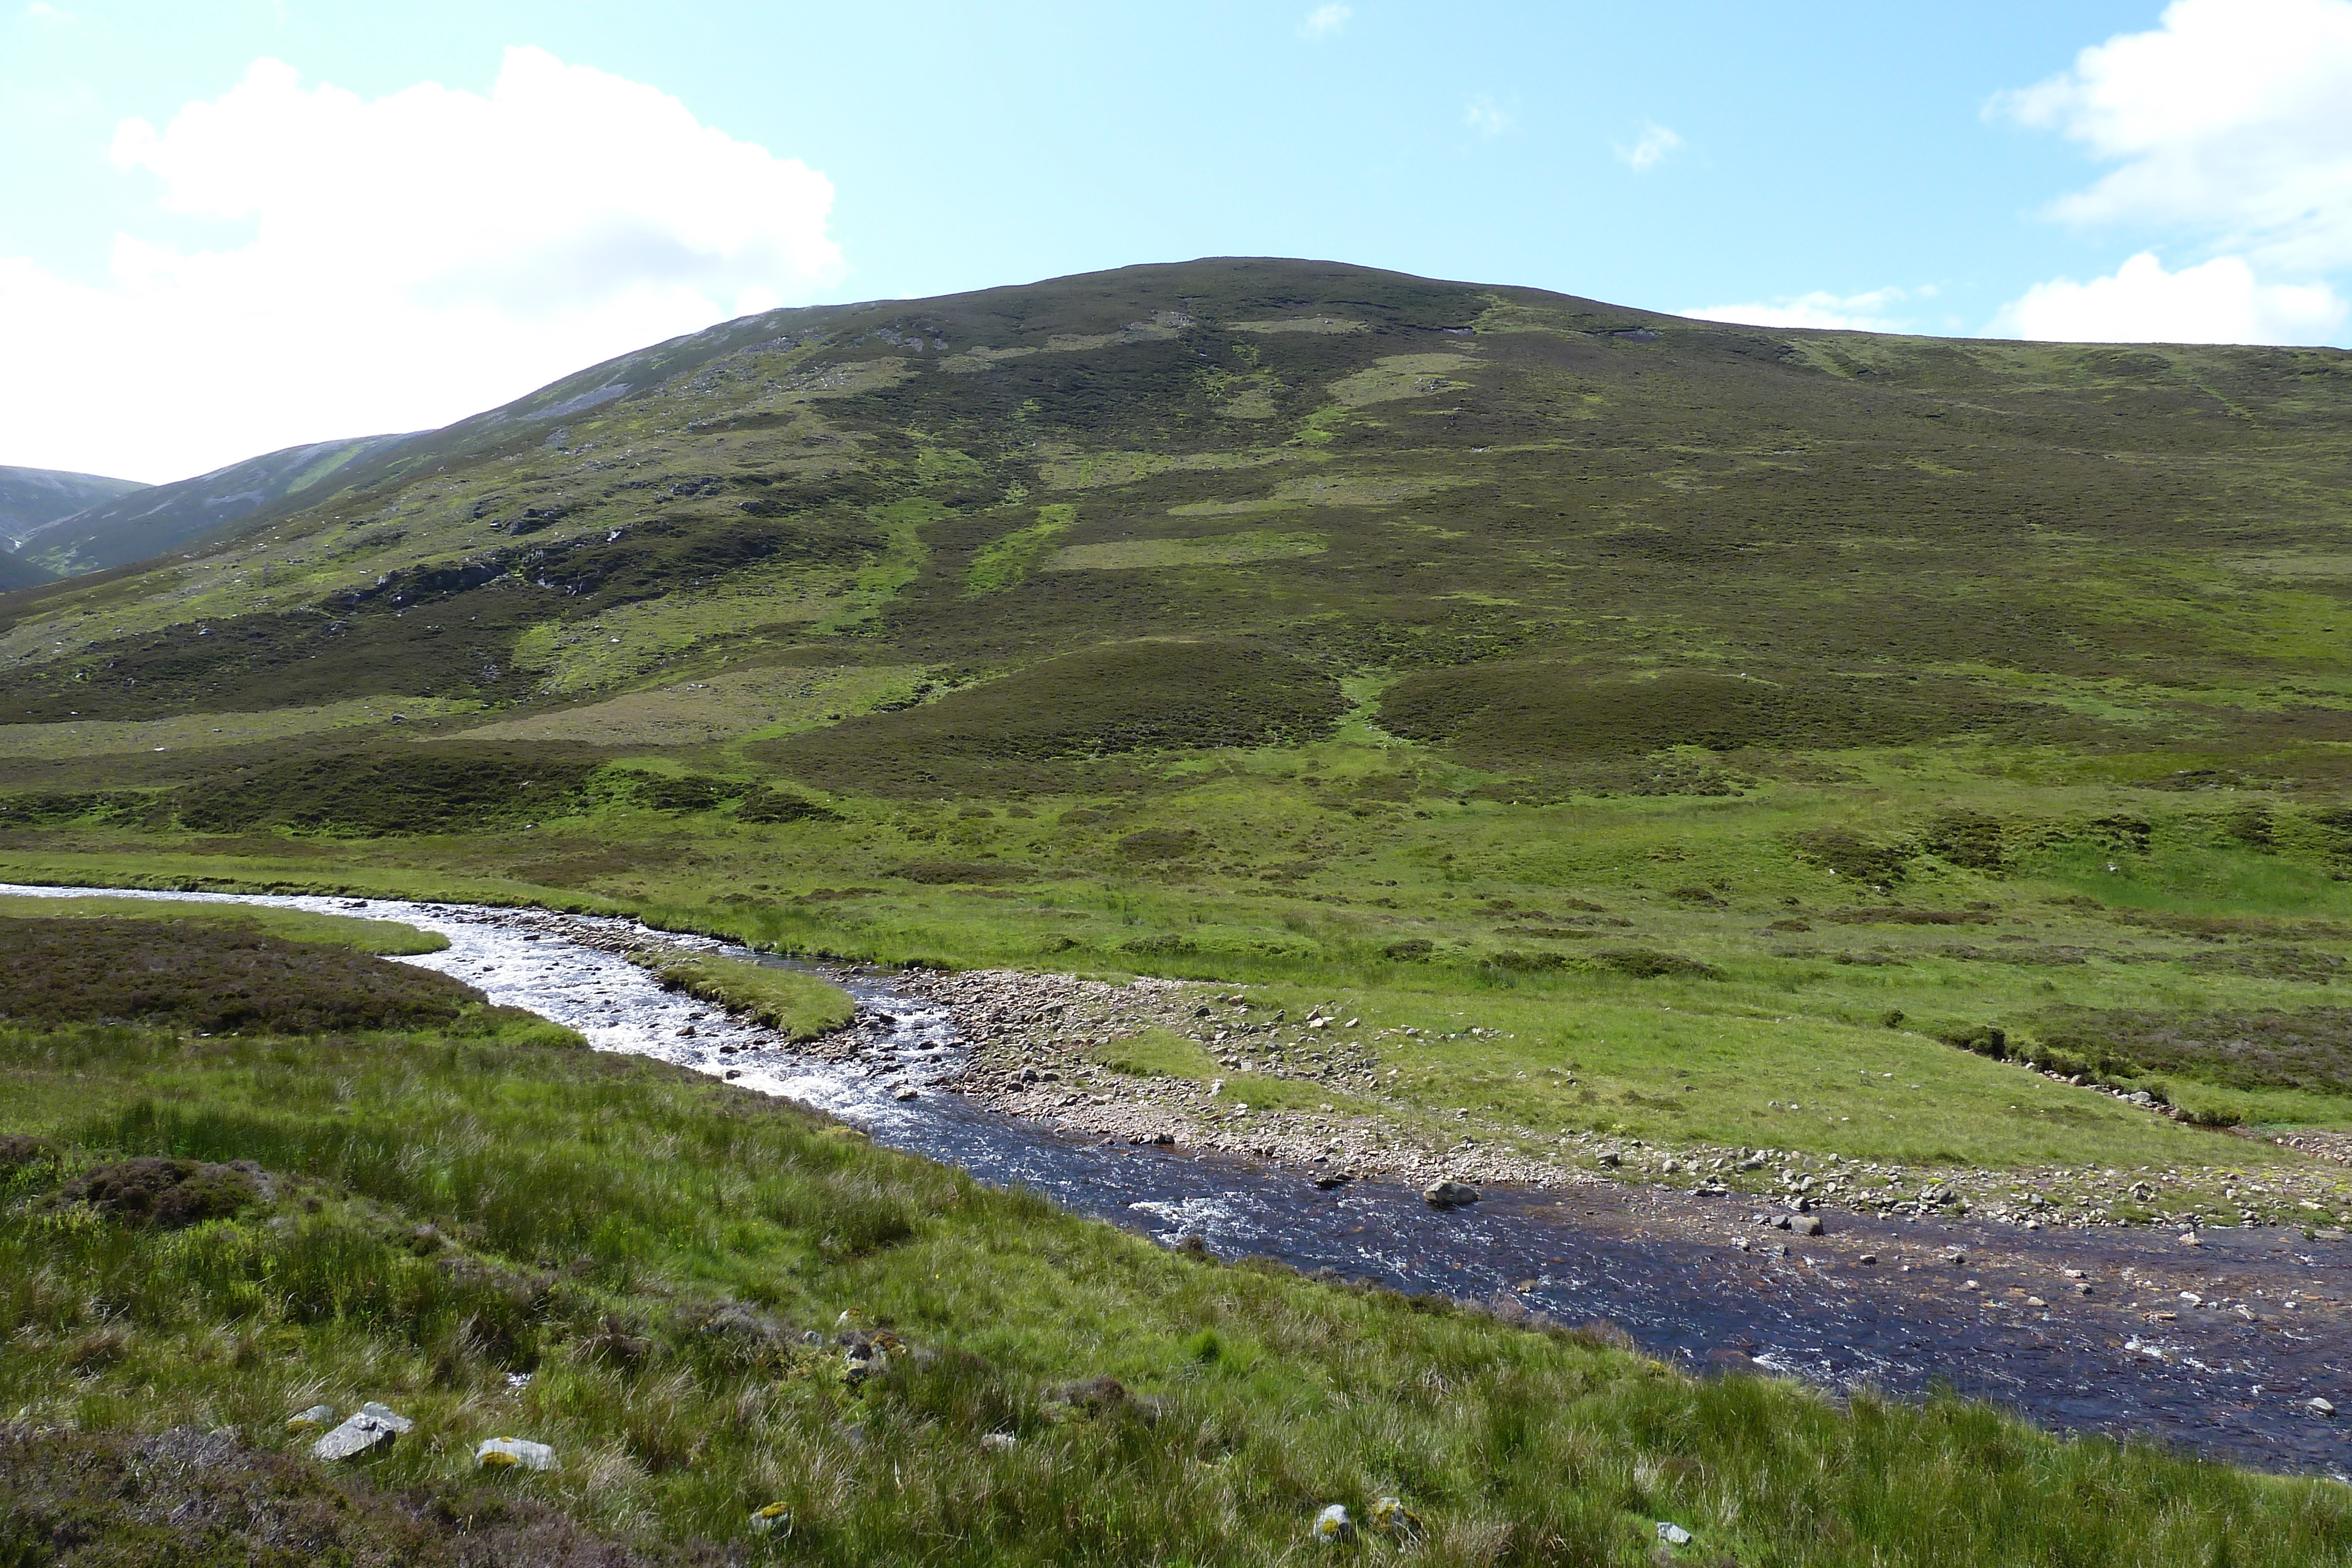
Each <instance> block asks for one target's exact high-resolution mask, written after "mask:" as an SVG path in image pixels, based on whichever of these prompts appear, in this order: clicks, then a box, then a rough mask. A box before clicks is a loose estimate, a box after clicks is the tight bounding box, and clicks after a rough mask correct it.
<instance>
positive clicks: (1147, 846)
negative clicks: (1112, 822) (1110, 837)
mask: <svg viewBox="0 0 2352 1568" xmlns="http://www.w3.org/2000/svg"><path fill="white" fill-rule="evenodd" d="M1201 847H1202V840H1201V835H1200V834H1199V833H1196V832H1194V831H1192V829H1190V828H1146V829H1145V830H1144V831H1141V832H1139V833H1129V834H1128V835H1127V837H1125V838H1123V839H1121V840H1119V841H1118V849H1119V853H1121V854H1123V855H1125V856H1126V857H1127V858H1128V859H1129V860H1131V861H1172V860H1179V859H1181V858H1182V857H1183V856H1185V855H1189V854H1192V853H1193V852H1195V851H1197V850H1199V849H1200V848H1201Z"/></svg>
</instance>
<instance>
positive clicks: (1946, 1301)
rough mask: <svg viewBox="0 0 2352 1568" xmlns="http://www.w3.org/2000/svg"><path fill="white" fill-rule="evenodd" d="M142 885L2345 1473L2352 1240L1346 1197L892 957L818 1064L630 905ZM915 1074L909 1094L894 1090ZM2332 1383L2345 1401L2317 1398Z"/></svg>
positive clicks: (1160, 1214)
mask: <svg viewBox="0 0 2352 1568" xmlns="http://www.w3.org/2000/svg"><path fill="white" fill-rule="evenodd" d="M102 891H110V890H101V889H94V888H91V889H60V888H40V887H20V886H11V885H8V884H5V883H0V894H47V895H51V896H54V895H57V894H61V893H92V894H94V893H99V892H102ZM130 896H139V897H156V898H191V899H203V900H206V901H222V902H238V903H253V904H275V905H278V906H281V907H287V908H296V909H308V910H316V911H320V912H322V913H330V914H341V915H362V916H368V917H373V918H378V919H386V920H399V921H404V922H406V923H407V924H410V925H417V926H422V927H424V928H425V929H426V930H430V931H437V932H440V933H442V934H444V935H446V936H447V937H448V938H449V942H450V946H449V947H448V949H447V950H446V951H445V952H440V953H434V954H429V955H425V956H421V957H413V958H406V959H403V960H401V961H402V962H404V963H412V964H415V965H418V966H420V967H425V968H429V969H437V970H440V971H441V972H443V973H445V974H448V975H452V976H455V977H457V978H459V979H462V980H465V981H467V983H469V984H471V985H473V986H475V987H477V988H479V989H481V990H482V991H483V992H484V993H486V994H487V995H488V997H489V998H490V999H491V1000H493V1001H496V1002H502V1003H509V1004H512V1005H515V1006H519V1007H524V1008H528V1009H530V1010H532V1011H533V1012H537V1013H541V1014H542V1015H544V1016H546V1017H548V1018H551V1019H555V1020H557V1021H558V1022H560V1023H563V1024H567V1025H569V1026H571V1027H572V1028H573V1029H576V1030H579V1031H580V1032H581V1033H582V1034H583V1035H584V1036H586V1037H587V1040H588V1042H589V1043H590V1044H591V1045H592V1046H593V1047H594V1048H596V1049H597V1050H599V1051H627V1052H632V1053H635V1054H638V1055H644V1056H652V1057H656V1058H658V1059H660V1060H662V1061H669V1062H674V1063H676V1064H677V1065H679V1066H681V1067H687V1068H690V1069H693V1070H696V1071H704V1072H710V1073H714V1074H723V1075H726V1076H728V1077H730V1079H732V1081H733V1082H736V1083H737V1084H738V1085H739V1086H740V1087H742V1088H746V1089H751V1090H754V1091H757V1092H762V1093H768V1094H777V1095H782V1096H786V1097H788V1098H791V1099H793V1100H795V1101H799V1102H802V1103H806V1104H810V1105H814V1106H816V1107H819V1108H821V1109H823V1110H825V1111H827V1112H830V1113H833V1114H835V1115H837V1116H839V1117H841V1118H843V1119H844V1120H845V1121H848V1122H850V1123H853V1124H856V1125H857V1126H859V1127H861V1128H863V1129H865V1130H866V1132H868V1133H869V1134H872V1135H873V1137H874V1138H875V1140H876V1141H877V1142H878V1143H882V1144H885V1145H889V1146H890V1147H893V1148H898V1149H905V1150H908V1151H910V1152H913V1153H916V1154H920V1155H928V1156H929V1157H931V1158H933V1159H937V1160H941V1161H944V1162H947V1163H950V1164H952V1165H956V1166H961V1167H963V1168H964V1169H966V1170H968V1171H971V1173H972V1174H973V1175H974V1176H978V1177H980V1178H982V1180H985V1181H989V1182H993V1183H997V1184H1001V1185H1013V1184H1020V1185H1023V1186H1030V1187H1034V1188H1035V1189H1037V1190H1038V1191H1040V1192H1042V1193H1045V1195H1047V1196H1048V1197H1052V1198H1054V1199H1055V1201H1057V1202H1059V1203H1061V1204H1063V1205H1065V1206H1066V1207H1070V1208H1072V1209H1076V1210H1077V1211H1079V1212H1081V1213H1084V1214H1089V1215H1093V1216H1096V1217H1097V1218H1102V1219H1107V1220H1109V1221H1111V1222H1113V1223H1114V1224H1118V1225H1121V1226H1125V1227H1127V1228H1129V1229H1133V1230H1138V1231H1141V1232H1144V1233H1146V1234H1149V1235H1151V1236H1154V1237H1157V1238H1159V1239H1162V1240H1164V1241H1170V1242H1172V1241H1174V1240H1175V1239H1178V1238H1179V1237H1181V1236H1183V1235H1188V1234H1198V1235H1200V1236H1202V1238H1203V1239H1205V1240H1206V1242H1207V1243H1208V1245H1209V1246H1210V1247H1211V1249H1213V1250H1215V1251H1216V1252H1218V1253H1220V1254H1222V1255H1224V1256H1229V1257H1231V1256H1239V1255H1244V1254H1257V1255H1261V1256H1265V1257H1270V1258H1276V1259H1279V1260H1282V1261H1284V1262H1286V1263H1288V1264H1291V1265H1293V1266H1295V1267H1297V1268H1299V1269H1302V1270H1318V1269H1328V1270H1332V1271H1334V1272H1336V1273H1338V1274H1340V1275H1343V1276H1346V1277H1349V1278H1351V1279H1359V1280H1368V1281H1376V1282H1378V1283H1380V1284H1383V1285H1388V1286H1391V1287H1393V1288H1395V1289H1398V1290H1402V1291H1435V1292H1440V1293H1443V1294H1445V1295H1449V1296H1455V1297H1465V1298H1475V1299H1477V1300H1481V1301H1498V1300H1499V1301H1516V1302H1517V1303H1518V1304H1519V1305H1520V1306H1523V1307H1525V1308H1526V1309H1528V1310H1529V1311H1531V1312H1544V1313H1548V1314H1550V1315H1551V1316H1553V1317H1556V1318H1559V1319H1561V1320H1564V1321H1566V1322H1571V1323H1581V1322H1588V1321H1594V1320H1599V1321H1605V1322H1612V1323H1615V1324H1617V1325H1618V1326H1619V1327H1621V1328H1622V1329H1624V1330H1625V1331H1626V1332H1627V1333H1631V1334H1632V1335H1633V1338H1634V1340H1635V1341H1636V1342H1637V1343H1640V1344H1641V1346H1642V1347H1643V1349H1644V1350H1646V1351H1648V1352H1650V1353H1651V1354H1654V1355H1658V1356H1660V1357H1663V1358H1664V1359H1666V1360H1669V1361H1672V1362H1675V1363H1677V1364H1682V1365H1684V1366H1686V1367H1689V1368H1691V1369H1692V1370H1695V1371H1706V1370H1709V1369H1713V1368H1743V1367H1756V1368H1761V1369H1763V1370H1766V1371H1771V1372H1779V1373H1783V1374H1786V1375H1793V1376H1798V1377H1801V1378H1804V1379H1807V1380H1808V1381H1811V1382H1814V1383H1817V1384H1820V1385H1824V1386H1827V1387H1830V1388H1832V1389H1838V1390H1844V1389H1849V1388H1853V1387H1858V1386H1864V1385H1866V1386H1869V1387H1873V1388H1876V1389H1879V1390H1882V1391H1885V1392H1887V1393H1893V1394H1917V1393H1923V1392H1925V1391H1927V1390H1928V1389H1930V1388H1933V1387H1936V1386H1938V1385H1941V1386H1948V1387H1950V1388H1953V1389H1955V1390H1957V1391H1958V1392H1961V1393H1964V1394H1970V1395H1976V1396H1982V1397H1985V1398H1988V1399H1990V1400H1993V1401H1995V1402H1997V1403H1999V1404H2001V1405H2003V1406H2008V1407H2009V1408H2011V1409H2013V1410H2015V1411H2017V1412H2019V1413H2020V1414H2021V1415H2024V1416H2028V1417H2030V1418H2032V1419H2033V1420H2035V1421H2037V1422H2040V1423H2042V1424H2043V1425H2045V1426H2050V1427H2060V1428H2064V1429H2069V1430H2075V1431H2089V1430H2099V1431H2107V1432H2113V1433H2116V1434H2118V1435H2125V1434H2129V1435H2137V1436H2142V1437H2150V1438H2154V1439H2157V1440H2158V1441H2162V1442H2167V1443H2171V1444H2175V1445H2179V1446H2180V1447H2184V1448H2193V1449H2196V1450H2199V1451H2201V1452H2206V1453H2210V1454H2213V1455H2215V1456H2217V1457H2224V1458H2231V1459H2235V1460H2237V1461H2240V1462H2242V1463H2248V1464H2253V1465H2258V1466H2262V1467H2263V1468H2265V1469H2294V1470H2316V1471H2322V1472H2325V1473H2328V1474H2332V1475H2335V1476H2336V1477H2338V1478H2339V1479H2343V1478H2344V1477H2345V1474H2346V1472H2347V1469H2352V1373H2347V1359H2352V1358H2347V1346H2352V1312H2347V1301H2346V1297H2347V1294H2352V1243H2347V1242H2342V1241H2332V1242H2331V1241H2312V1240H2307V1239H2305V1238H2304V1236H2303V1235H2302V1234H2301V1233H2300V1232H2298V1231H2294V1230H2289V1229H2279V1228H2247V1229H2225V1228H2210V1229H2208V1230H2207V1231H2205V1232H2204V1234H2203V1236H2202V1238H2201V1244H2200V1245H2199V1246H2196V1247H2193V1248H2191V1247H2188V1246H2184V1245H2183V1244H2182V1243H2181V1241H2180V1240H2179V1238H2178V1237H2176V1236H2174V1235H2172V1234H2169V1233H2166V1234H2154V1233H2149V1232H2147V1231H2141V1230H2124V1229H2113V1228H2110V1229H2097V1230H2087V1231H2084V1230H2069V1229H2053V1230H2042V1231H2032V1232H2029V1231H2025V1230H2021V1229H2018V1228H2013V1227H2010V1226H2006V1225H1994V1224H1969V1223H1968V1222H1965V1221H1956V1222H1949V1223H1938V1222H1935V1221H1923V1220H1910V1221H1897V1220H1885V1219H1875V1218H1864V1217H1861V1216H1853V1215H1841V1214H1837V1213H1830V1214H1827V1215H1825V1216H1824V1218H1825V1219H1826V1221H1827V1224H1828V1228H1829V1233H1828V1234H1827V1235H1825V1236H1822V1237H1818V1238H1812V1239H1802V1238H1797V1237H1792V1236H1790V1235H1789V1234H1788V1233H1785V1232H1780V1231H1776V1230H1770V1229H1767V1228H1762V1227H1760V1226H1759V1225H1758V1224H1756V1223H1755V1221H1756V1218H1757V1216H1758V1212H1759V1200H1757V1199H1755V1198H1754V1197H1731V1198H1706V1197H1697V1196H1695V1195H1692V1194H1689V1193H1685V1192H1681V1191H1675V1190H1671V1189H1666V1188H1660V1187H1646V1186H1635V1185H1633V1184H1613V1183H1612V1184H1602V1185H1596V1186H1591V1187H1589V1188H1580V1189H1577V1190H1574V1191H1570V1192H1566V1193H1542V1192H1521V1191H1512V1190H1507V1189H1498V1188H1489V1189H1488V1190H1487V1193H1486V1197H1485V1198H1484V1199H1483V1200H1482V1201H1481V1202H1479V1203H1478V1204H1477V1205H1476V1206H1475V1207H1474V1208H1468V1209H1459V1210H1454V1211H1450V1212H1441V1211H1439V1210H1435V1209H1433V1208H1431V1207H1428V1206H1427V1205H1425V1204H1423V1202H1422V1201H1421V1198H1420V1196H1419V1194H1418V1193H1416V1192H1414V1191H1412V1189H1410V1188H1407V1187H1404V1186H1397V1185H1394V1184H1389V1183H1381V1182H1361V1183H1357V1184H1354V1185H1351V1186H1344V1187H1341V1188H1339V1189H1338V1190H1336V1191H1330V1192H1322V1191H1318V1190H1317V1189H1316V1188H1315V1186H1313V1185H1312V1184H1311V1182H1310V1181H1309V1180H1308V1179H1307V1176H1304V1175H1302V1174H1300V1173H1298V1172H1297V1171H1294V1170H1289V1169H1286V1168H1283V1167H1279V1166H1270V1165H1266V1164H1263V1163H1260V1162H1256V1161H1251V1160H1245V1159H1239V1158H1232V1157H1225V1156H1217V1155H1206V1154H1202V1153H1198V1152H1193V1151H1189V1150H1186V1149H1182V1148H1167V1147H1151V1146H1129V1145H1113V1144H1103V1143H1098V1142H1095V1141H1092V1140H1090V1139H1083V1138H1079V1137H1076V1136H1071V1135H1065V1134H1060V1133H1057V1132H1056V1131H1055V1129H1054V1128H1053V1127H1051V1126H1050V1125H1048V1124H1043V1123H1039V1122H1034V1121H1024V1120H1021V1119H1016V1118H1013V1117H1010V1116H1006V1115H1003V1114H1000V1113H994V1112H990V1111H984V1110H982V1109H980V1108H979V1107H977V1106H974V1105H972V1104H971V1103H967V1102H965V1101H963V1100H962V1099H961V1098H959V1097H958V1096H957V1095H955V1094H953V1093H952V1092H943V1091H940V1090H936V1089H934V1088H932V1087H930V1086H931V1085H932V1084H934V1083H935V1082H938V1081H940V1080H942V1079H946V1078H950V1077H952V1076H953V1075H954V1073H955V1071H956V1070H957V1068H958V1067H959V1065H960V1057H961V1051H960V1050H959V1046H958V1035H957V1023H956V1019H954V1017H953V1016H951V1015H950V1013H949V1012H948V1011H947V1010H945V1009H941V1008H939V1007H937V1006H935V1005H933V1004H930V1003H928V1002H924V1001H920V1000H918V999H915V998H909V997H907V996H905V995H903V994H901V993H899V992H898V991H897V990H894V989H893V988H892V985H891V977H890V976H889V975H888V974H887V973H867V972H862V971H850V972H836V971H832V970H828V971H826V973H827V974H828V975H829V976H831V977H833V978H835V979H836V980H839V981H840V982H841V983H842V984H844V985H845V986H847V987H848V988H849V989H850V990H851V992H852V993H853V994H855V995H856V997H857V998H858V1000H859V1002H860V1003H861V1004H862V1005H863V1006H864V1007H865V1008H866V1009H868V1010H869V1011H870V1012H873V1013H877V1014H887V1015H889V1016H890V1017H891V1018H893V1019H895V1020H896V1021H895V1022H894V1023H892V1024H891V1025H889V1026H888V1028H887V1036H886V1045H885V1047H884V1048H883V1049H882V1050H879V1051H874V1052H870V1053H869V1054H868V1056H867V1057H866V1060H864V1061H858V1062H854V1063H848V1064H841V1063H832V1062H819V1061H811V1060H809V1059H807V1058H805V1057H803V1056H800V1055H798V1054H796V1053H793V1052H792V1051H788V1050H786V1049H784V1048H782V1047H781V1046H780V1045H779V1044H778V1043H777V1041H776V1040H775V1038H774V1037H773V1036H772V1034H771V1033H769V1032H768V1031H766V1030H761V1029H759V1028H757V1027H754V1026H750V1025H745V1024H743V1023H740V1022H739V1021H737V1020H734V1019H730V1018H728V1017H727V1016H726V1015H725V1014H724V1013H722V1012H719V1011H718V1010H717V1009H711V1008H709V1007H707V1006H706V1005H705V1004H702V1003H699V1002H696V1001H693V1000H691V999H690V998H685V997H682V996H679V995H676V994H674V993H671V992H667V991H664V990H663V989H662V988H660V987H659V986H658V985H656V983H655V982H654V980H653V978H652V977H650V976H649V975H647V974H646V972H645V971H644V970H642V969H639V968H637V967H635V966H634V965H631V964H630V963H628V962H627V961H626V959H625V958H624V957H622V956H620V954H619V953H618V952H617V951H614V950H613V949H614V948H616V947H620V946H625V945H626V944H627V943H628V942H629V941H631V940H632V939H635V938H638V937H643V936H659V937H660V939H661V940H663V941H665V942H668V943H671V944H674V945H677V946H687V947H700V948H708V949H713V950H718V951H722V952H730V953H733V954H735V955H736V956H751V955H748V954H744V953H742V952H741V951H740V949H734V948H727V947H723V946H720V945H719V944H717V943H712V942H707V941H703V940H701V939H699V938H695V937H681V936H673V935H669V934H667V933H652V932H647V931H646V930H645V929H644V928H643V927H640V926H637V925H634V924H632V923H629V922H625V921H617V920H596V919H586V918H581V917H576V916H562V915H546V914H543V913H541V912H538V911H531V910H501V909H488V908H476V907H470V906H466V905H457V904H408V903H401V902H397V901H393V900H385V899H377V900H372V901H361V900H353V899H341V898H316V897H260V896H252V897H247V896H244V895H230V894H131V895H130ZM761 961H762V962H769V963H775V962H779V961H778V960H774V959H762V960H761ZM908 1089H912V1090H913V1091H914V1096H913V1097H912V1098H910V1099H905V1100H901V1099H899V1098H898V1095H899V1093H901V1092H903V1091H905V1090H908ZM1742 1242H1745V1243H1746V1246H1745V1247H1744V1248H1743V1246H1742V1245H1741V1244H1742ZM1955 1252H1958V1253H1959V1254H1960V1255H1961V1256H1960V1259H1959V1260H1958V1261H1954V1260H1953V1254H1954V1253H1955ZM1865 1256H1870V1257H1873V1258H1874V1261H1873V1262H1870V1263H1864V1261H1863V1260H1864V1257H1865ZM2067 1270H2077V1271H2079V1273H2080V1275H2081V1276H2082V1277H2081V1278H2080V1279H2079V1280H2075V1279H2070V1278H2069V1277H2068V1275H2067ZM2081 1285H2087V1286H2088V1287H2089V1288H2090V1293H2089V1294H2088V1295H2084V1294H2082V1293H2080V1291H2079V1290H2078V1286H2081ZM2289 1300H2294V1302H2295V1304H2294V1306H2293V1307H2289V1306H2287V1305H2285V1303H2286V1302H2287V1301H2289ZM2315 1398H2325V1399H2326V1400H2329V1401H2332V1402H2333V1403H2334V1404H2336V1406H2340V1407H2342V1408H2343V1409H2344V1411H2345V1414H2344V1415H2343V1416H2338V1417H2335V1418H2332V1419H2331V1418H2329V1417H2327V1416H2323V1415H2320V1414H2318V1413H2316V1412H2315V1410H2314V1409H2313V1408H2312V1407H2311V1405H2310V1401H2312V1400H2313V1399H2315Z"/></svg>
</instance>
